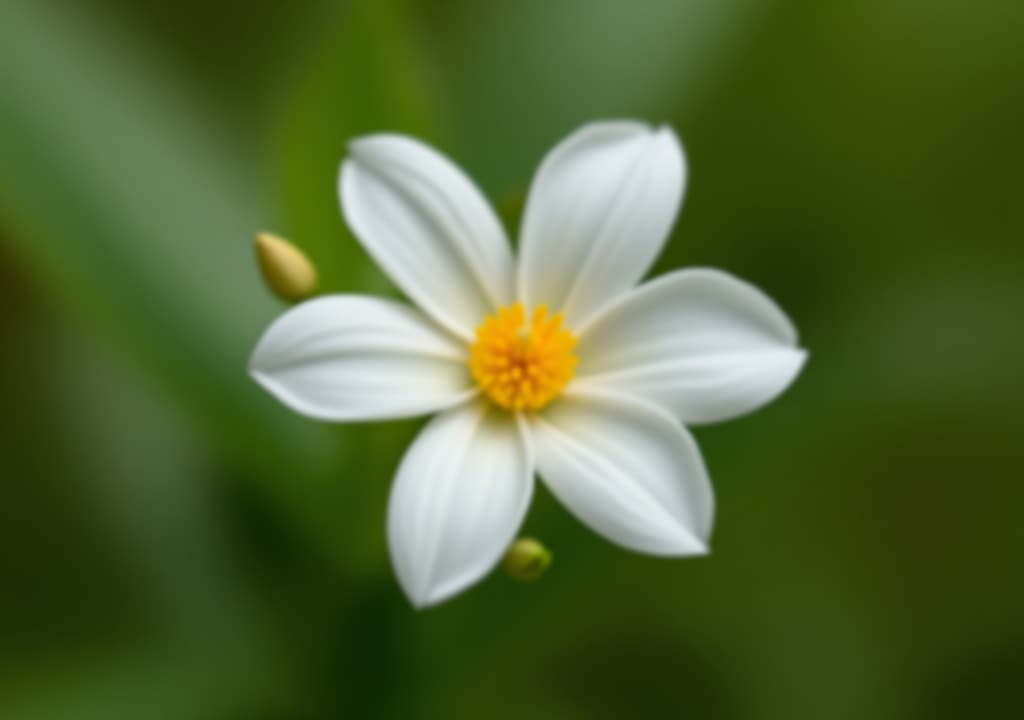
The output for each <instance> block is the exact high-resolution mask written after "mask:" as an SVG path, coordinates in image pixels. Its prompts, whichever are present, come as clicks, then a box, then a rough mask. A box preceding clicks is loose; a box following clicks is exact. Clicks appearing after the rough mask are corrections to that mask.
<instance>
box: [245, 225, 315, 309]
mask: <svg viewBox="0 0 1024 720" xmlns="http://www.w3.org/2000/svg"><path fill="white" fill-rule="evenodd" d="M256 259H257V261H258V262H259V265H260V272H262V273H263V280H264V281H265V282H266V283H267V286H268V287H269V288H270V290H271V291H272V292H273V293H274V294H275V295H277V296H278V297H279V298H281V299H282V300H285V301H286V302H298V301H299V300H305V299H306V298H308V297H309V296H310V295H312V294H313V293H314V292H315V291H316V285H317V276H316V268H315V267H313V263H311V262H310V261H309V258H307V257H306V256H305V254H304V253H303V252H302V251H301V250H299V249H298V248H297V247H295V246H294V245H292V244H291V243H290V242H288V241H287V240H285V239H283V238H280V237H278V236H277V235H271V234H270V233H265V232H261V233H257V234H256Z"/></svg>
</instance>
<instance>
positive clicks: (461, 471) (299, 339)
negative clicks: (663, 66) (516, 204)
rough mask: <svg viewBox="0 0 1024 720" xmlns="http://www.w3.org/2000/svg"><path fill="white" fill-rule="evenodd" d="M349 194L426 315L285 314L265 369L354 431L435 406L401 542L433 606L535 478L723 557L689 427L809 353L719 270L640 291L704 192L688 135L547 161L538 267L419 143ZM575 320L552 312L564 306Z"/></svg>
mask: <svg viewBox="0 0 1024 720" xmlns="http://www.w3.org/2000/svg"><path fill="white" fill-rule="evenodd" d="M350 153H351V157H349V158H348V159H346V160H345V161H344V162H343V164H342V167H341V173H340V179H339V192H340V196H341V205H342V208H343V212H344V214H345V217H346V219H347V221H348V224H349V226H350V227H351V229H352V231H353V232H354V233H355V236H356V237H357V238H358V239H359V241H360V242H361V243H362V245H363V246H364V247H365V248H366V250H367V252H369V253H370V255H371V256H372V257H373V259H374V260H375V261H376V262H377V264H378V265H379V266H380V267H381V268H382V269H383V270H384V272H386V273H387V274H388V275H389V276H390V277H391V279H392V280H393V281H394V282H395V283H396V284H397V285H398V286H399V287H400V288H401V289H402V290H403V291H404V292H405V294H406V295H407V296H408V297H409V298H410V299H411V300H412V301H413V302H414V303H415V304H416V305H417V306H418V307H410V306H407V305H404V304H401V303H397V302H393V301H390V300H383V299H378V298H373V297H366V296H358V295H335V296H327V297H321V298H318V299H315V300H310V301H308V302H306V303H304V304H302V305H299V306H298V307H296V308H294V309H292V310H290V311H288V312H286V313H285V314H284V315H283V316H282V317H280V318H278V320H277V321H276V322H274V323H273V324H272V325H271V326H270V328H269V329H268V330H267V332H266V334H265V335H264V336H263V338H262V339H261V340H260V342H259V344H258V346H257V347H256V350H255V352H254V354H253V357H252V365H251V371H252V375H253V377H254V378H255V379H256V380H257V381H258V382H259V383H260V384H262V385H263V387H265V388H266V389H267V390H268V391H270V392H271V393H272V394H273V395H275V396H276V397H277V398H278V399H280V400H281V401H282V402H283V403H285V404H286V405H288V406H289V407H291V408H292V409H294V410H296V411H297V412H300V413H302V414H304V415H307V416H310V417H314V418H320V419H324V420H333V421H361V420H383V419H386V418H400V417H410V416H415V415H422V414H426V413H435V412H436V413H437V415H436V417H434V418H433V419H432V420H431V421H430V422H429V423H428V424H427V425H426V427H424V429H423V430H422V431H421V432H420V434H419V436H418V437H417V438H416V439H415V441H414V442H413V444H412V446H411V447H410V448H409V449H408V451H407V452H406V454H405V457H404V458H403V459H402V461H401V464H400V466H399V468H398V473H397V476H396V478H395V481H394V486H393V488H392V491H391V499H390V506H389V509H388V541H389V546H390V551H391V558H392V561H393V563H394V567H395V571H396V573H397V575H398V580H399V582H400V583H401V585H402V588H403V589H404V590H405V592H406V594H407V595H408V596H409V598H410V599H411V600H412V602H413V603H414V604H415V605H416V606H418V607H424V606H428V605H433V604H436V603H439V602H441V601H443V600H446V599H448V598H450V597H451V596H453V595H455V594H456V593H458V592H460V591H461V590H463V589H465V588H466V587H467V586H469V585H471V584H473V583H474V582H476V581H478V580H479V579H480V578H482V577H483V576H484V575H485V574H487V572H488V571H489V570H490V569H491V568H492V567H493V566H494V565H495V564H496V563H497V562H498V560H499V559H500V558H501V556H502V554H503V553H504V551H505V550H506V548H507V547H508V546H509V544H510V543H511V542H512V541H513V539H514V537H515V535H516V532H517V531H518V529H519V526H520V524H521V523H522V521H523V517H524V515H525V514H526V511H527V508H528V506H529V504H530V497H531V495H532V492H533V482H534V480H533V478H534V474H535V473H538V474H539V475H540V477H541V478H543V480H544V481H545V482H546V483H547V486H548V487H549V488H550V489H551V492H552V493H554V495H555V496H557V497H558V498H559V500H560V501H561V502H562V503H564V504H565V506H566V507H567V508H568V509H569V510H570V511H571V512H572V513H573V514H574V515H575V516H576V517H578V518H579V519H580V520H581V521H582V522H584V523H585V524H587V525H588V526H590V527H591V528H592V529H593V530H594V531H596V532H597V533H599V534H601V535H603V536H604V537H606V538H608V539H609V540H611V541H612V542H615V543H618V544H619V545H622V546H624V547H626V548H629V549H631V550H635V551H638V552H643V553H650V554H653V555H665V556H684V555H699V554H702V553H705V552H707V542H708V537H709V534H710V531H711V524H712V515H713V512H714V507H713V505H714V503H713V498H712V492H711V486H710V483H709V481H708V476H707V472H706V470H705V468H704V463H703V461H702V460H701V456H700V453H699V451H698V449H697V445H696V444H695V443H694V440H693V438H692V437H691V436H690V433H689V432H688V431H687V430H686V428H685V427H684V425H685V424H688V423H707V422H715V421H718V420H725V419H728V418H732V417H736V416H737V415H741V414H743V413H746V412H749V411H751V410H754V409H755V408H757V407H759V406H761V405H763V404H764V403H766V402H768V401H770V400H771V399H773V398H774V397H775V396H776V395H778V394H779V393H781V392H782V391H783V390H784V389H785V388H786V386H787V385H789V383H790V382H791V381H792V380H793V379H794V377H795V376H796V375H797V373H798V372H799V370H800V368H801V366H802V364H803V362H804V358H805V352H804V351H803V350H801V349H800V348H798V347H797V337H796V331H795V329H794V327H793V325H792V324H791V323H790V321H789V320H788V319H787V317H786V316H785V315H784V314H783V313H782V311H781V310H780V309H779V308H778V307H777V306H776V305H775V304H774V303H773V302H772V301H771V300H770V299H769V298H768V297H766V296H765V295H764V294H762V293H761V292H760V291H759V290H757V289H756V288H754V287H752V286H751V285H748V284H747V283H745V282H743V281H741V280H738V279H736V278H734V277H732V276H731V275H727V274H725V273H723V272H719V271H717V270H710V269H690V270H681V271H678V272H673V273H669V274H668V275H665V276H663V277H660V278H658V279H656V280H653V281H651V282H648V283H645V284H643V285H641V286H639V287H635V285H636V284H637V282H638V281H639V280H640V278H641V277H642V276H643V275H644V273H645V272H646V271H647V270H648V268H649V267H650V266H651V263H652V262H653V261H654V259H655V257H656V256H657V254H658V252H659V251H660V249H661V247H662V245H663V244H664V242H665V240H666V238H667V236H668V233H669V230H670V228H671V226H672V223H673V221H674V219H675V216H676V214H677V212H678V209H679V206H680V202H681V200H682V196H683V188H684V185H685V181H686V167H685V161H684V158H683V153H682V149H681V147H680V145H679V142H678V140H677V138H676V136H675V134H674V133H673V132H672V130H671V129H668V128H659V129H651V128H650V127H648V126H647V125H644V124H641V123H637V122H601V123H594V124H590V125H587V126H585V127H583V128H581V129H580V130H578V131H577V132H575V133H573V134H572V135H570V136H569V137H568V138H567V139H566V140H564V141H563V142H562V143H561V144H559V145H558V146H557V147H555V149H554V150H552V151H551V152H550V153H549V154H548V156H547V157H546V158H545V159H544V162H543V163H542V164H541V166H540V169H539V170H538V171H537V174H536V176H535V177H534V179H533V183H532V186H531V188H530V193H529V197H528V199H527V203H526V209H525V214H524V217H523V222H522V230H521V233H520V242H519V258H518V261H517V259H516V258H515V257H513V253H512V250H511V248H510V246H509V243H508V241H507V239H506V237H505V233H504V231H503V230H502V226H501V224H500V223H499V221H498V218H497V217H496V216H495V214H494V212H493V211H492V209H491V208H490V206H489V205H488V203H487V202H486V201H485V199H484V198H483V196H482V195H481V193H480V191H479V190H478V189H477V188H476V186H474V185H473V183H472V182H471V181H470V180H469V179H468V178H467V177H466V176H465V175H464V174H463V173H462V172H461V171H460V170H459V169H458V168H457V167H455V165H453V164H452V163H451V162H450V161H449V160H447V159H446V158H445V157H443V156H442V155H440V154H438V153H437V152H436V151H435V150H433V149H431V148H429V147H427V146H425V145H423V144H422V143H420V142H418V141H416V140H413V139H411V138H408V137H403V136H400V135H390V134H380V135H371V136H368V137H363V138H360V139H358V140H355V141H354V142H352V143H351V145H350ZM552 313H554V314H552Z"/></svg>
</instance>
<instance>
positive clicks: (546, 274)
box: [519, 122, 686, 327]
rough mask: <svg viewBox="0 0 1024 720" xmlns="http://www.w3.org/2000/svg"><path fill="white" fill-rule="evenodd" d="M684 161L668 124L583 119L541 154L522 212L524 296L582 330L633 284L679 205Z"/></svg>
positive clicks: (521, 280)
mask: <svg viewBox="0 0 1024 720" xmlns="http://www.w3.org/2000/svg"><path fill="white" fill-rule="evenodd" d="M685 177H686V166H685V161H684V158H683V151H682V148H681V147H680V145H679V141H678V139H677V138H676V136H675V133H673V132H672V130H671V129H669V128H660V129H657V130H653V129H651V128H649V127H648V126H646V125H643V124H641V123H635V122H603V123H594V124H591V125H586V126H584V127H583V128H581V129H580V130H577V131H576V132H575V133H573V134H572V135H570V136H569V137H568V138H567V139H566V140H564V141H562V143H560V144H559V145H557V146H556V147H555V149H554V150H552V151H551V152H550V153H549V154H548V156H547V157H546V158H545V159H544V162H543V163H542V164H541V166H540V169H539V170H538V171H537V175H536V176H535V177H534V180H533V184H532V185H531V187H530V194H529V198H528V200H527V204H526V210H525V214H524V216H523V229H522V234H521V255H522V259H521V263H520V267H519V292H520V297H521V299H522V300H523V301H524V302H525V303H526V304H527V305H528V306H529V307H533V306H536V305H539V304H547V305H548V307H550V308H551V309H552V310H553V311H563V312H565V315H566V320H567V322H568V324H569V326H570V327H577V326H578V325H580V324H582V323H583V322H585V321H586V319H587V318H588V317H589V316H590V315H591V314H592V313H593V312H594V311H596V310H597V309H599V308H600V307H601V306H603V305H605V304H606V303H607V302H608V301H609V300H612V299H613V298H615V297H616V296H618V295H620V294H622V293H623V292H625V291H626V290H628V289H629V288H631V287H633V285H635V284H636V283H637V281H638V280H639V279H640V278H641V277H642V276H643V274H644V273H645V272H646V271H647V269H648V268H649V267H650V265H651V263H652V262H653V261H654V259H655V257H656V256H657V255H658V252H659V251H660V250H661V247H662V245H664V244H665V239H666V238H667V237H668V233H669V230H670V229H671V227H672V223H673V221H674V220H675V217H676V214H677V213H678V211H679V205H680V203H681V201H682V197H683V186H684V183H685Z"/></svg>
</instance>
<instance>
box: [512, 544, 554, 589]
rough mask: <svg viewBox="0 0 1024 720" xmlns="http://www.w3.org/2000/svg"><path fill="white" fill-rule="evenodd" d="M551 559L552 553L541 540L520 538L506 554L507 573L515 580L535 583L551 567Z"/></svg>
mask: <svg viewBox="0 0 1024 720" xmlns="http://www.w3.org/2000/svg"><path fill="white" fill-rule="evenodd" d="M551 559H552V555H551V551H550V550H548V549H547V548H546V547H544V546H543V545H542V544H541V543H540V541H539V540H534V539H533V538H528V537H523V538H519V539H518V540H516V541H515V542H514V543H512V546H511V547H510V548H509V549H508V552H507V553H505V572H507V573H508V574H509V577H511V578H513V579H515V580H522V581H524V582H533V581H534V580H537V579H538V578H540V576H541V575H543V574H544V572H545V571H546V570H547V569H548V567H550V566H551Z"/></svg>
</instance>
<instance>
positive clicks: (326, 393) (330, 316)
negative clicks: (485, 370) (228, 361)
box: [250, 295, 474, 420]
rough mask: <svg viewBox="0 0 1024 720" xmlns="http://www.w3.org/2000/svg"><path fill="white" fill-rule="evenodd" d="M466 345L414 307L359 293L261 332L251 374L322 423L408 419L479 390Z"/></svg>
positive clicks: (313, 303)
mask: <svg viewBox="0 0 1024 720" xmlns="http://www.w3.org/2000/svg"><path fill="white" fill-rule="evenodd" d="M465 353H466V350H465V348H464V347H463V346H462V344H461V343H460V342H459V341H458V340H455V339H453V338H451V337H449V336H448V335H446V334H445V333H444V332H442V331H441V330H440V329H439V328H438V327H437V326H435V325H434V324H433V323H431V322H430V321H429V320H427V318H425V317H423V316H422V315H421V314H420V313H419V312H417V311H416V310H414V309H412V308H410V307H406V306H405V305H402V304H400V303H396V302H392V301H389V300H381V299H379V298H373V297H364V296H359V295H331V296H325V297H320V298H316V299H315V300H310V301H308V302H305V303H303V304H301V305H299V306H297V307H295V308H292V309H291V310H289V311H288V312H286V313H285V314H284V315H282V316H281V317H279V318H278V319H277V320H276V321H275V322H274V323H273V324H272V325H271V326H270V327H269V328H268V329H267V331H266V333H264V335H263V337H262V338H261V339H260V341H259V343H258V344H257V346H256V350H255V351H254V352H253V355H252V360H251V361H250V372H251V373H252V376H253V377H254V378H255V379H256V380H257V381H258V382H259V383H260V384H261V385H262V386H263V387H265V388H266V389H267V390H269V391H270V392H271V393H272V394H273V395H275V396H276V397H277V398H278V399H279V400H280V401H281V402H283V403H284V404H285V405H287V406H288V407H290V408H292V409H293V410H295V411H297V412H300V413H302V414H303V415H308V416H310V417H314V418H319V419H323V420H379V419H384V418H397V417H411V416H414V415H422V414H425V413H428V412H433V411H436V410H439V409H442V408H445V407H450V406H451V405H454V404H456V403H458V402H461V401H462V400H464V399H466V398H467V397H468V396H469V395H471V394H472V393H473V392H474V391H473V390H472V387H473V386H472V382H471V379H470V378H469V374H468V372H467V371H466V361H465Z"/></svg>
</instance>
